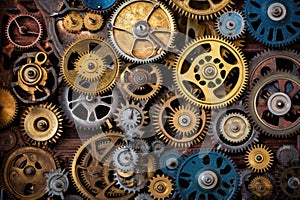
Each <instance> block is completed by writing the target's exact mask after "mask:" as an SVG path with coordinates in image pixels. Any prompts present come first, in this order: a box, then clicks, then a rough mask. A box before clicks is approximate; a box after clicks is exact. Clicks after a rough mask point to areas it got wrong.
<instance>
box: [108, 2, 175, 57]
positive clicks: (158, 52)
mask: <svg viewBox="0 0 300 200" xmlns="http://www.w3.org/2000/svg"><path fill="white" fill-rule="evenodd" d="M109 28H110V31H109V34H110V39H111V41H112V43H113V46H114V47H115V49H116V51H117V52H118V53H119V54H120V55H121V56H122V57H123V58H126V59H127V60H129V61H131V62H136V63H147V62H153V61H156V60H158V59H160V58H162V57H163V56H164V55H165V51H166V50H168V48H169V47H170V46H171V45H172V43H173V35H174V31H175V22H174V19H173V16H172V15H171V13H170V11H169V10H168V9H167V7H166V6H164V5H163V4H162V3H160V2H159V1H154V0H145V1H141V0H134V1H126V2H124V3H123V4H121V5H120V6H119V7H118V8H117V9H116V11H115V12H114V14H113V15H112V18H111V20H110V24H109Z"/></svg>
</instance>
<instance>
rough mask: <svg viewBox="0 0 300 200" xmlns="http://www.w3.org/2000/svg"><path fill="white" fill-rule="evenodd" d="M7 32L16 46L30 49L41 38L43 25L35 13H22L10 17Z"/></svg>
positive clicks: (9, 39) (9, 38) (7, 35)
mask: <svg viewBox="0 0 300 200" xmlns="http://www.w3.org/2000/svg"><path fill="white" fill-rule="evenodd" d="M5 33H6V37H7V39H8V41H9V42H10V43H12V44H13V45H14V46H15V47H17V48H20V49H28V48H31V47H33V46H35V45H36V44H37V43H38V42H39V41H40V40H41V38H42V35H43V27H42V24H41V23H40V21H39V19H38V18H36V17H35V16H34V15H31V14H20V15H16V16H14V17H12V18H11V19H9V21H8V23H7V26H6V30H5Z"/></svg>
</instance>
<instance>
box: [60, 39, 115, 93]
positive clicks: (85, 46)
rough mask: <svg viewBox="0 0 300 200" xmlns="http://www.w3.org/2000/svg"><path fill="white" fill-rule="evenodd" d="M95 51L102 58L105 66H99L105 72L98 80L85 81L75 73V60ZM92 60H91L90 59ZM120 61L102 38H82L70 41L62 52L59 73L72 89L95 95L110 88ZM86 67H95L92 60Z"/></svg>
mask: <svg viewBox="0 0 300 200" xmlns="http://www.w3.org/2000/svg"><path fill="white" fill-rule="evenodd" d="M92 52H93V53H95V54H96V55H97V57H99V58H101V59H103V60H104V64H106V66H101V67H102V68H104V69H105V72H104V73H103V75H102V76H101V78H100V80H99V81H98V80H95V81H87V80H84V79H82V78H80V77H79V76H78V75H77V73H76V66H75V62H76V61H78V60H80V58H81V57H82V56H84V55H86V54H87V53H88V54H90V53H92ZM92 61H93V60H92ZM120 65H121V64H120V61H119V58H118V57H117V55H116V53H115V51H114V50H113V48H112V47H111V46H110V45H109V44H108V43H107V42H106V41H104V40H103V39H102V38H84V39H79V40H77V41H75V42H74V43H72V44H71V45H70V46H69V47H68V48H67V50H66V51H65V53H64V56H63V57H62V62H61V73H62V75H63V78H64V80H65V81H66V83H67V84H68V85H69V86H70V87H72V88H73V89H74V90H76V91H78V92H80V93H83V94H85V95H97V94H100V93H104V92H106V91H108V90H110V89H111V88H112V87H113V86H114V84H115V81H116V78H117V76H118V73H119V67H120ZM87 66H88V68H89V67H90V66H91V67H95V68H96V65H94V64H93V62H90V63H88V64H87Z"/></svg>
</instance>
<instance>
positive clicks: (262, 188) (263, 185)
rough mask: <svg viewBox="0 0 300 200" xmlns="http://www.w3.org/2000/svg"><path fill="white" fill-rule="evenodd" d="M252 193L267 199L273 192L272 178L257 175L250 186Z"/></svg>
mask: <svg viewBox="0 0 300 200" xmlns="http://www.w3.org/2000/svg"><path fill="white" fill-rule="evenodd" d="M248 189H249V190H250V192H251V194H252V195H253V196H254V197H256V198H259V199H267V198H268V197H270V196H271V195H272V193H273V185H272V182H271V180H270V179H269V178H268V177H266V176H256V177H255V178H253V179H252V180H251V183H250V184H249V186H248Z"/></svg>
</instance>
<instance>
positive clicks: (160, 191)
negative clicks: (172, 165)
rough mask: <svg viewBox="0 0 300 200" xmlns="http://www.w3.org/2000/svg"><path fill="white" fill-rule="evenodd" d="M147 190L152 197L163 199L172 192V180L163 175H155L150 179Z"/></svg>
mask: <svg viewBox="0 0 300 200" xmlns="http://www.w3.org/2000/svg"><path fill="white" fill-rule="evenodd" d="M148 192H149V193H150V194H151V196H152V197H153V198H154V199H158V200H164V199H166V198H168V197H170V195H171V194H172V192H173V183H172V180H171V179H170V178H169V177H167V176H165V175H156V176H155V177H153V178H152V179H151V180H150V184H149V186H148Z"/></svg>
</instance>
